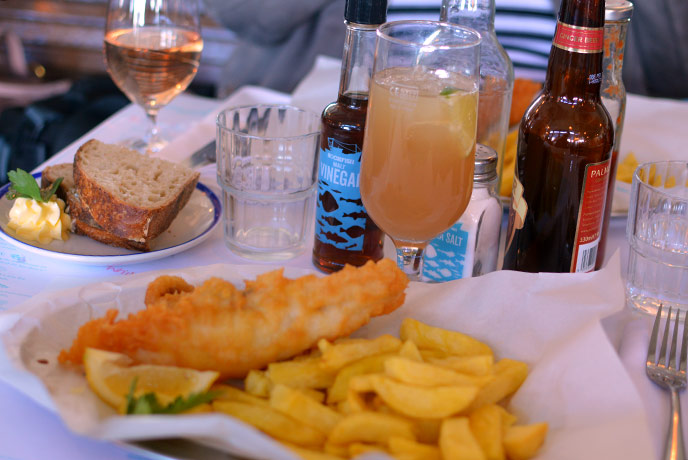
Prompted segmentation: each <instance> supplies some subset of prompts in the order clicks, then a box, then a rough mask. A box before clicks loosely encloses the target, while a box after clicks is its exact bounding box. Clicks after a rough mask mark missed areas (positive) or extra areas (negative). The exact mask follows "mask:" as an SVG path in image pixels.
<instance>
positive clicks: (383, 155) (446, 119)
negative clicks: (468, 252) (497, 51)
mask: <svg viewBox="0 0 688 460" xmlns="http://www.w3.org/2000/svg"><path fill="white" fill-rule="evenodd" d="M479 45H480V34H478V32H476V31H475V30H473V29H470V28H468V27H462V26H458V25H455V24H449V23H441V22H436V21H396V22H388V23H386V24H383V25H382V26H380V27H379V28H378V31H377V44H376V52H375V63H374V66H373V77H372V80H371V84H370V100H369V103H368V117H367V120H366V127H365V135H364V140H363V154H362V160H361V178H360V187H361V197H362V199H363V204H364V206H365V208H366V211H367V212H368V214H369V215H370V217H371V218H372V219H373V221H374V222H375V224H376V225H377V226H378V227H380V228H381V229H382V230H383V231H384V232H385V233H387V235H389V236H390V238H392V240H393V241H394V245H395V246H396V248H397V262H398V264H399V266H400V267H401V268H402V269H403V270H404V272H405V273H406V274H407V275H408V276H409V278H410V279H411V280H420V277H421V274H422V261H423V250H424V249H425V247H426V246H427V244H428V242H429V241H430V240H432V239H433V238H434V237H435V236H437V235H438V234H440V233H441V232H443V231H444V230H446V229H448V228H449V227H451V226H452V225H453V224H454V223H456V221H457V220H458V219H459V217H460V216H461V214H463V212H464V211H465V210H466V206H467V205H468V202H469V200H470V197H471V190H472V188H473V164H474V152H475V139H476V127H477V107H478V83H479V78H480V74H479V61H480V46H479Z"/></svg>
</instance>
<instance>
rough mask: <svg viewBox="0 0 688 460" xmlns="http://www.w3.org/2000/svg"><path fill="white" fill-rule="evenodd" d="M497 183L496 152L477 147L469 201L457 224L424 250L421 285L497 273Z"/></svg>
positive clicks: (499, 213)
mask: <svg viewBox="0 0 688 460" xmlns="http://www.w3.org/2000/svg"><path fill="white" fill-rule="evenodd" d="M498 183H499V182H498V176H497V152H495V151H494V149H492V148H490V147H487V146H486V145H482V144H477V145H476V148H475V168H474V170H473V192H472V193H471V201H470V202H469V203H468V207H467V208H466V211H465V212H464V213H463V215H462V216H461V218H460V219H459V221H458V222H457V223H456V224H454V225H453V226H452V227H451V228H450V229H449V230H447V231H445V232H444V233H442V234H440V235H439V236H437V237H436V238H435V239H433V240H432V241H431V242H430V244H428V246H427V248H426V249H425V252H424V262H423V263H424V269H423V280H424V281H430V282H433V281H434V282H440V281H449V280H453V279H459V278H469V277H471V276H480V275H483V274H485V273H489V272H492V271H495V270H496V269H497V254H498V253H499V234H500V230H501V227H502V225H501V224H502V204H501V202H500V201H499V195H498V192H497V184H498Z"/></svg>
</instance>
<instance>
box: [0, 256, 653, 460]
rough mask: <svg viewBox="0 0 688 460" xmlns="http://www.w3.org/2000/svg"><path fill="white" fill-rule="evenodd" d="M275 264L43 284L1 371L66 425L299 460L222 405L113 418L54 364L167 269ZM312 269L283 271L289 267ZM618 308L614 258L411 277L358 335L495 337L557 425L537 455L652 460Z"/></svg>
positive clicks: (536, 416)
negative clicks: (413, 329)
mask: <svg viewBox="0 0 688 460" xmlns="http://www.w3.org/2000/svg"><path fill="white" fill-rule="evenodd" d="M269 269H270V267H265V266H246V265H242V266H232V265H211V266H204V267H195V268H187V269H178V270H166V271H161V272H147V273H143V274H139V275H132V276H129V277H126V278H123V279H117V280H115V281H111V282H101V283H96V284H92V285H89V286H85V287H79V288H73V289H68V290H65V291H62V292H58V293H50V294H49V295H44V294H40V295H38V296H36V297H34V298H32V299H30V300H29V301H27V302H26V303H24V304H23V305H21V306H19V307H17V308H15V309H13V310H11V311H10V312H7V313H3V314H0V337H1V340H2V342H1V343H2V346H1V347H0V379H2V380H4V381H5V382H7V383H8V384H9V385H11V386H13V387H15V388H16V389H17V390H18V391H21V392H23V393H25V394H26V395H28V396H29V397H31V398H33V399H34V400H36V401H37V402H39V403H40V404H42V405H43V406H45V407H47V408H48V409H50V410H55V411H57V412H58V414H59V415H60V416H61V417H62V419H63V420H64V422H65V423H66V425H67V426H68V427H69V428H70V429H72V430H73V431H75V432H77V433H80V434H82V435H85V436H92V437H95V438H99V439H108V440H123V441H127V440H141V439H151V438H169V437H183V438H189V439H193V440H195V441H198V442H202V443H204V444H211V445H212V446H214V447H216V448H219V449H222V450H225V451H227V452H230V453H234V454H237V455H242V456H245V457H249V458H260V459H262V458H270V459H282V458H284V459H293V456H292V455H291V454H290V453H288V452H287V451H285V450H284V449H282V447H281V446H280V445H279V444H278V443H276V442H275V441H273V440H271V439H270V438H269V437H267V436H265V435H263V434H262V433H260V432H258V431H257V430H255V429H253V428H252V427H249V426H246V425H244V424H243V423H241V422H239V421H236V420H233V419H231V418H229V417H226V416H224V415H221V414H200V415H194V416H190V415H186V416H172V417H162V416H136V417H133V416H132V417H121V416H117V415H116V414H115V413H114V411H113V410H112V409H110V408H109V407H107V406H106V405H105V404H104V403H102V402H101V401H100V400H99V399H98V398H97V397H96V396H95V395H94V394H93V393H92V392H91V391H90V390H89V389H88V387H87V384H86V382H85V380H84V377H83V376H82V374H81V373H80V372H75V371H74V370H73V369H69V368H65V367H63V366H61V365H59V364H57V362H56V356H57V353H58V352H59V350H60V349H62V348H65V347H67V346H69V345H70V344H71V341H72V340H73V338H74V337H75V334H76V331H77V329H78V327H79V325H81V324H82V323H83V322H85V321H87V320H89V319H92V318H95V317H100V316H102V315H103V314H104V312H105V310H107V309H108V308H119V309H120V310H121V311H122V314H123V315H126V314H128V313H130V312H133V311H136V310H138V309H140V308H142V305H143V297H144V294H145V289H146V286H147V284H148V283H149V282H150V281H151V280H152V279H154V278H155V277H156V276H158V275H160V274H162V273H174V274H176V275H181V276H182V277H184V278H185V279H186V280H187V281H189V282H191V283H194V284H197V283H200V282H202V281H203V280H205V279H207V278H208V277H210V276H217V275H218V274H220V275H221V276H222V277H224V278H225V279H228V280H230V281H232V282H235V283H238V284H241V283H242V280H244V279H251V278H254V277H255V276H256V275H257V274H259V273H262V272H264V271H266V270H269ZM309 272H310V270H306V269H296V268H290V267H287V268H286V269H285V274H286V276H289V277H295V276H300V275H302V274H305V273H309ZM622 307H623V288H622V285H621V279H620V276H619V258H618V256H617V257H615V258H614V259H612V261H610V263H609V264H608V266H607V267H606V268H605V269H604V270H602V271H599V272H595V273H590V274H566V275H561V274H529V273H517V272H509V271H501V272H494V273H491V274H489V275H485V276H482V277H477V278H469V279H462V280H456V281H452V282H448V283H444V284H422V283H411V284H410V286H409V288H408V289H407V299H406V302H405V304H404V305H403V306H402V307H401V308H400V309H398V310H397V311H396V312H394V313H392V314H390V315H387V316H384V317H379V318H376V319H374V320H372V321H371V322H370V323H369V324H368V325H367V326H365V327H363V328H362V329H360V330H359V331H357V333H356V335H357V336H360V337H374V336H378V335H379V334H383V333H391V334H395V335H396V334H397V333H398V328H399V325H400V324H401V321H402V320H403V319H404V318H405V317H413V318H416V319H418V320H420V321H424V322H426V323H428V324H431V325H435V326H441V327H445V328H449V329H454V330H459V331H463V332H466V333H468V334H471V335H473V336H475V337H477V338H479V339H480V340H483V341H485V342H487V343H488V344H490V345H491V346H492V348H493V349H494V351H495V354H496V356H497V357H499V358H501V357H509V358H514V359H520V360H523V361H525V362H526V363H528V365H529V367H530V375H529V377H528V379H527V380H526V382H525V383H524V385H523V386H522V387H521V389H520V390H519V391H518V393H517V394H516V395H515V397H513V398H512V400H511V402H510V410H512V411H513V412H515V413H516V414H517V415H518V417H519V419H520V422H521V423H534V422H539V421H546V422H548V423H549V426H550V432H549V434H548V437H547V440H546V443H545V445H544V446H543V448H542V450H541V452H540V454H539V455H538V457H537V458H538V459H557V460H567V459H571V460H574V459H575V460H579V459H582V458H585V459H604V460H606V459H609V458H623V459H630V460H632V459H639V460H640V459H642V460H646V459H648V458H652V448H651V442H650V437H649V432H648V427H647V424H646V422H645V412H644V409H643V407H642V402H641V400H640V397H639V396H638V393H637V392H636V389H635V387H634V386H633V384H632V382H631V381H630V380H629V378H628V376H627V374H626V372H625V370H624V368H623V366H622V364H621V362H620V360H619V358H618V356H617V354H616V352H615V351H614V349H613V347H612V346H611V344H610V343H609V341H608V339H607V336H606V334H605V332H604V331H603V329H602V327H601V324H600V320H601V319H603V318H605V317H607V316H609V315H611V314H613V313H614V312H616V311H618V310H620V309H621V308H622ZM39 360H42V361H43V360H47V362H48V363H47V364H44V363H41V362H39ZM380 458H382V457H380Z"/></svg>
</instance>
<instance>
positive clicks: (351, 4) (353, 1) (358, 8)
mask: <svg viewBox="0 0 688 460" xmlns="http://www.w3.org/2000/svg"><path fill="white" fill-rule="evenodd" d="M386 19H387V0H347V1H346V7H345V8H344V20H345V21H347V22H353V23H356V24H382V23H384V22H385V20H386Z"/></svg>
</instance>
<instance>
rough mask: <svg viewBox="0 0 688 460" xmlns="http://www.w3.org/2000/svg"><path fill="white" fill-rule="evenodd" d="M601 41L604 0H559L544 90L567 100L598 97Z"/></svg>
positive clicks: (602, 41) (594, 99) (596, 99)
mask: <svg viewBox="0 0 688 460" xmlns="http://www.w3.org/2000/svg"><path fill="white" fill-rule="evenodd" d="M603 45H604V0H563V1H562V3H561V8H560V10H559V22H558V23H557V29H556V31H555V33H554V41H553V43H552V51H551V52H550V57H549V63H548V65H547V78H546V80H545V88H544V89H545V92H546V93H549V94H550V95H552V96H555V97H560V98H565V99H569V100H571V102H574V101H575V100H576V99H585V100H588V101H599V100H600V85H601V82H602V51H603Z"/></svg>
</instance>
